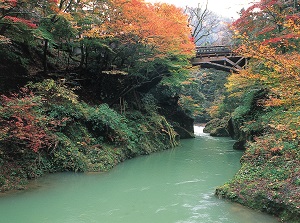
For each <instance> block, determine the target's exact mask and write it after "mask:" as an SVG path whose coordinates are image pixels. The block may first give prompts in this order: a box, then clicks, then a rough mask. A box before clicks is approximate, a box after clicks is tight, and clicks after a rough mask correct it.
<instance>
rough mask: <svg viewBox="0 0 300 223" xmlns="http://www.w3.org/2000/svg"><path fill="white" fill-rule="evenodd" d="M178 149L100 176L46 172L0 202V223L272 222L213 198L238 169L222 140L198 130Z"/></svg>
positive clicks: (130, 162)
mask: <svg viewBox="0 0 300 223" xmlns="http://www.w3.org/2000/svg"><path fill="white" fill-rule="evenodd" d="M195 128H196V129H195V130H196V132H198V136H197V137H196V138H195V139H188V140H182V142H181V146H179V147H177V148H175V149H172V150H168V151H163V152H160V153H156V154H152V155H150V156H143V157H139V158H135V159H132V160H128V161H126V162H124V163H122V164H120V165H118V166H117V167H116V168H114V169H113V170H111V171H109V172H107V173H100V174H99V173H98V174H76V173H61V174H51V175H48V176H46V177H43V178H41V179H39V180H36V181H35V182H33V183H32V186H31V187H32V189H29V190H26V191H22V192H18V193H14V194H11V195H5V196H1V197H0V222H1V223H79V222H80V223H92V222H93V223H94V222H95V223H256V222H257V223H271V222H278V221H277V220H276V219H275V218H274V217H272V216H269V215H266V214H262V213H259V212H256V211H253V210H250V209H247V208H245V207H242V206H241V205H238V204H234V203H231V202H228V201H224V200H219V199H218V198H216V197H215V196H214V191H215V188H216V187H217V186H219V185H222V184H223V183H225V182H226V181H227V180H229V179H230V178H231V177H232V176H233V175H234V174H235V173H236V171H237V170H238V169H239V159H240V157H241V155H242V152H239V151H234V150H232V144H233V141H232V140H230V139H228V138H212V137H210V136H208V135H206V134H203V133H200V132H199V127H195Z"/></svg>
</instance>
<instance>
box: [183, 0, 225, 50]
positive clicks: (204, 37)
mask: <svg viewBox="0 0 300 223" xmlns="http://www.w3.org/2000/svg"><path fill="white" fill-rule="evenodd" d="M185 13H186V14H187V15H188V16H189V25H190V26H191V28H192V33H191V36H192V38H193V39H194V42H195V44H196V45H202V44H204V43H206V42H208V39H209V38H211V37H212V35H213V34H215V33H217V28H218V27H219V24H220V18H219V17H218V16H217V15H216V14H214V13H213V12H212V11H210V10H208V1H207V2H206V4H205V5H204V6H202V5H200V3H199V4H198V7H197V8H193V7H186V9H185ZM209 42H211V40H210V41H209ZM212 42H213V41H212Z"/></svg>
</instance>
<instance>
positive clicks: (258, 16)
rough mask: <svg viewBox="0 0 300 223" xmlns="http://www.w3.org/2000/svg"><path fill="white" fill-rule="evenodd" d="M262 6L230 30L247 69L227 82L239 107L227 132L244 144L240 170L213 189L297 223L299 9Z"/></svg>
mask: <svg viewBox="0 0 300 223" xmlns="http://www.w3.org/2000/svg"><path fill="white" fill-rule="evenodd" d="M296 3H297V1H280V0H278V1H269V0H261V1H260V2H259V3H256V4H254V5H253V6H252V7H250V8H249V9H247V10H245V11H244V12H243V13H242V15H241V18H240V19H239V20H237V21H236V22H235V23H234V24H233V26H234V29H235V34H236V38H237V41H238V42H239V48H238V49H237V52H238V53H240V54H242V55H244V56H245V57H250V58H251V60H250V64H249V67H248V68H247V69H245V70H242V71H240V72H239V73H237V74H232V75H231V76H230V77H229V78H228V83H227V88H228V90H229V92H230V93H231V96H232V97H237V98H240V100H241V101H242V104H241V105H240V106H239V107H238V108H237V109H236V110H235V111H234V112H233V114H232V120H231V121H232V123H233V125H232V126H233V128H232V129H238V131H239V132H240V133H239V134H240V135H243V136H242V138H243V139H244V140H245V142H246V151H245V153H244V155H243V157H242V159H241V164H242V167H241V169H240V171H239V172H238V173H237V174H236V175H235V177H234V178H233V180H231V181H230V182H228V183H227V184H225V185H224V186H222V187H220V188H218V189H217V194H218V196H220V197H226V198H229V199H231V200H234V201H237V202H240V203H242V204H244V205H247V206H250V207H252V208H255V209H259V210H263V211H267V212H269V213H272V214H274V215H277V216H280V217H281V218H282V221H283V222H299V219H300V184H299V179H300V169H299V164H300V163H299V160H300V147H299V135H300V128H299V126H300V123H299V107H300V104H299V99H300V97H299V84H300V83H299V80H300V79H299V77H300V70H299V67H300V66H299V65H300V64H299V62H300V55H299V36H300V32H299V24H300V17H299V5H298V4H296Z"/></svg>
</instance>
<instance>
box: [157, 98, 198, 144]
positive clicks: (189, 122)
mask: <svg viewBox="0 0 300 223" xmlns="http://www.w3.org/2000/svg"><path fill="white" fill-rule="evenodd" d="M178 99H179V98H178V97H175V98H169V99H168V100H165V101H161V102H160V105H161V109H160V111H159V113H160V114H161V115H163V116H165V117H166V119H167V120H168V121H169V122H170V124H172V126H173V127H174V130H175V131H176V132H177V133H178V134H179V136H180V138H181V139H187V138H193V137H194V119H193V118H191V117H190V116H188V115H187V114H186V113H185V112H184V111H183V110H182V109H181V108H180V107H179V106H178Z"/></svg>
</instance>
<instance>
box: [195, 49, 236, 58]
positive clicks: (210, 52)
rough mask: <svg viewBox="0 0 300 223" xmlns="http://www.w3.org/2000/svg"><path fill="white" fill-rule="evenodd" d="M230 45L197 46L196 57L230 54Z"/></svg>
mask: <svg viewBox="0 0 300 223" xmlns="http://www.w3.org/2000/svg"><path fill="white" fill-rule="evenodd" d="M231 54H232V50H231V47H230V46H197V47H196V57H211V56H227V55H231Z"/></svg>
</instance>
